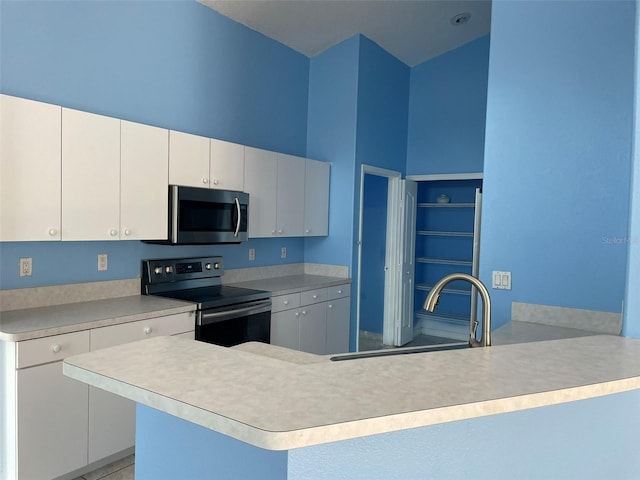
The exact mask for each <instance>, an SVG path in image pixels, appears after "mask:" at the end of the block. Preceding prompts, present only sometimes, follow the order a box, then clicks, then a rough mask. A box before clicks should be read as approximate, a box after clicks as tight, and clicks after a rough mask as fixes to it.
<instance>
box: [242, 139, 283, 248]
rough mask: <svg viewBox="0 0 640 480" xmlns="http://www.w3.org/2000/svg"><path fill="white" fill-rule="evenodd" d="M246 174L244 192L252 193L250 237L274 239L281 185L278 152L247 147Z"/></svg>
mask: <svg viewBox="0 0 640 480" xmlns="http://www.w3.org/2000/svg"><path fill="white" fill-rule="evenodd" d="M244 173H245V176H244V189H245V192H247V193H248V194H249V237H250V238H260V237H274V236H275V235H276V188H277V185H278V183H277V179H278V158H277V155H276V153H275V152H270V151H268V150H262V149H259V148H252V147H245V172H244Z"/></svg>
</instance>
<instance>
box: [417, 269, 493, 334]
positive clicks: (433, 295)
mask: <svg viewBox="0 0 640 480" xmlns="http://www.w3.org/2000/svg"><path fill="white" fill-rule="evenodd" d="M455 280H465V281H467V282H469V283H470V284H471V285H473V286H474V287H476V288H477V289H478V292H479V293H480V297H482V335H481V337H480V340H478V339H477V338H476V330H477V329H478V322H477V321H474V322H473V324H472V325H471V333H470V334H469V346H470V347H489V346H491V299H490V298H489V291H488V290H487V287H485V286H484V283H482V282H481V281H480V280H478V279H477V278H476V277H474V276H472V275H469V274H467V273H451V274H449V275H447V276H445V277H442V278H441V279H440V280H438V281H437V282H436V284H435V285H434V286H433V287H432V288H431V291H430V292H429V295H427V298H425V300H424V305H422V308H424V309H425V310H426V311H428V312H433V311H434V310H435V309H436V305H437V304H438V300H440V292H442V289H443V288H444V287H445V285H447V284H448V283H450V282H453V281H455Z"/></svg>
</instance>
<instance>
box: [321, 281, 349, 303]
mask: <svg viewBox="0 0 640 480" xmlns="http://www.w3.org/2000/svg"><path fill="white" fill-rule="evenodd" d="M327 290H329V300H335V299H336V298H343V297H349V296H350V295H351V284H350V283H345V284H344V285H336V286H335V287H329V288H328V289H327Z"/></svg>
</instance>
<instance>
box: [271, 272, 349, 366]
mask: <svg viewBox="0 0 640 480" xmlns="http://www.w3.org/2000/svg"><path fill="white" fill-rule="evenodd" d="M350 287H351V286H350V285H349V284H343V285H339V286H336V287H329V288H319V289H316V290H308V291H304V292H301V293H294V294H289V295H278V296H275V297H273V298H272V313H271V343H272V344H273V345H277V346H280V347H286V348H291V349H294V350H301V351H303V352H308V353H315V354H318V355H325V354H332V353H344V352H348V351H349V318H350V301H351V299H350V295H351V288H350Z"/></svg>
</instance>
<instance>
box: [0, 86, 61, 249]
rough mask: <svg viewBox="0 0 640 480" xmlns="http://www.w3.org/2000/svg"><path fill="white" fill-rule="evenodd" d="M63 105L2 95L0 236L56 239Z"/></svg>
mask: <svg viewBox="0 0 640 480" xmlns="http://www.w3.org/2000/svg"><path fill="white" fill-rule="evenodd" d="M61 110H62V109H61V107H59V106H56V105H49V104H46V103H40V102H34V101H32V100H25V99H22V98H16V97H11V96H7V95H0V172H1V175H0V241H4V242H10V241H25V240H39V241H41V240H60V226H61V213H60V198H61V179H60V169H61V160H60V158H61V157H60V135H61V133H60V129H61V117H60V116H61Z"/></svg>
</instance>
